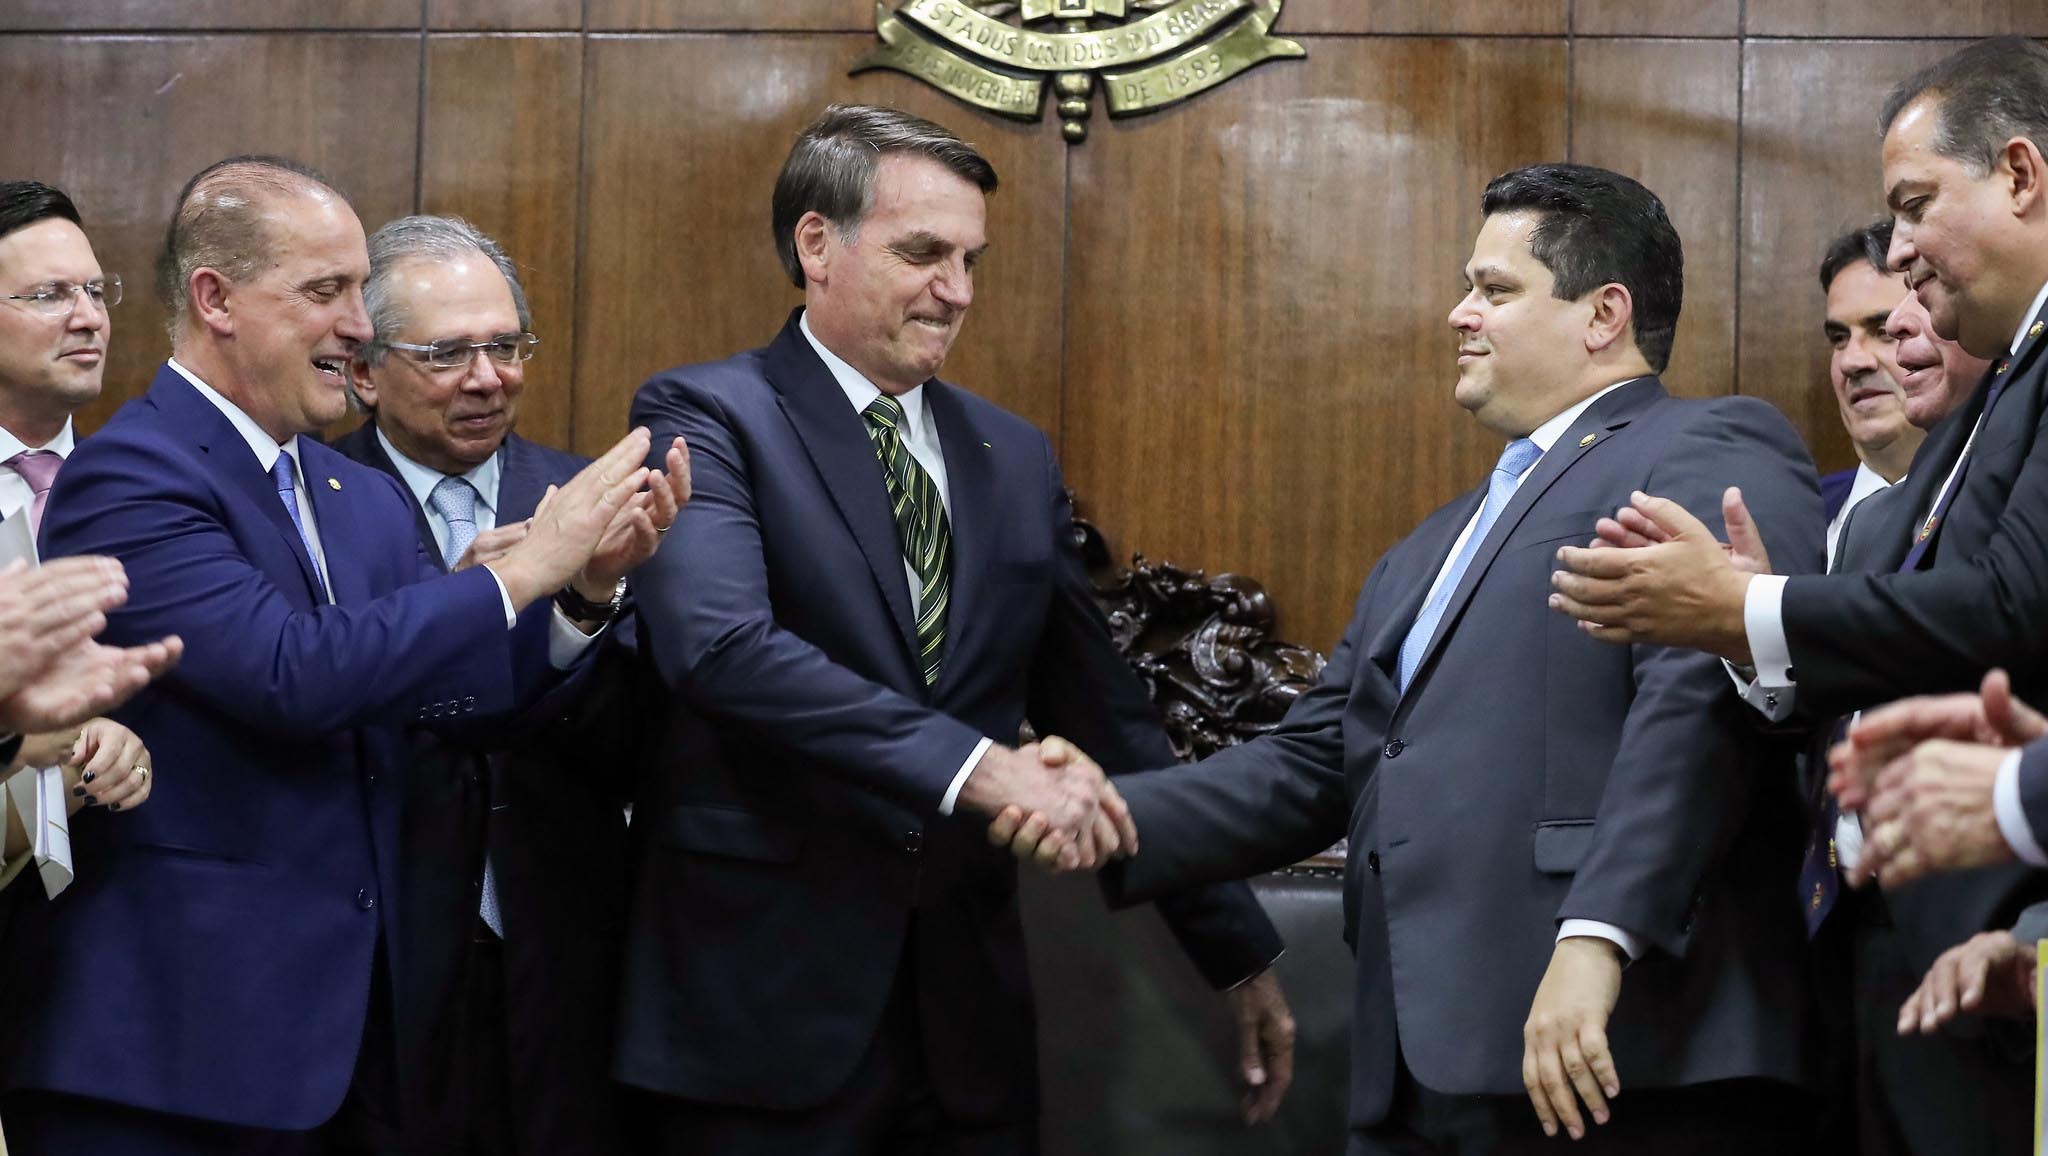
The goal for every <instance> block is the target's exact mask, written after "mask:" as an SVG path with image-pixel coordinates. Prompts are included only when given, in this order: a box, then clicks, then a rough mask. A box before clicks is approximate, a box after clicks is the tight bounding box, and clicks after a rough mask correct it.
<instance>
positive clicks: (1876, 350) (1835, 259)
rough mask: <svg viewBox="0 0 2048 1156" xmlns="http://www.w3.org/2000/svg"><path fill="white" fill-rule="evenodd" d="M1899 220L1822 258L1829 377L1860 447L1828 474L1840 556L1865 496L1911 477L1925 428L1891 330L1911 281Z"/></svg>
mask: <svg viewBox="0 0 2048 1156" xmlns="http://www.w3.org/2000/svg"><path fill="white" fill-rule="evenodd" d="M1891 240H1892V223H1891V221H1890V220H1883V221H1879V222H1876V223H1875V224H1871V225H1865V226H1863V227H1862V228H1860V229H1852V230H1850V231H1849V232H1847V233H1844V234H1842V235H1841V236H1839V237H1837V238H1835V240H1834V242H1833V243H1832V244H1830V245H1829V246H1828V251H1827V256H1826V257H1825V258H1824V259H1823V260H1822V261H1821V264H1820V286H1821V292H1822V293H1824V294H1826V296H1827V318H1826V321H1825V322H1824V323H1823V325H1822V330H1823V332H1825V333H1826V334H1827V339H1828V347H1829V349H1830V351H1831V352H1830V353H1829V355H1828V383H1829V385H1830V386H1832V387H1833V390H1834V397H1835V406H1836V408H1837V409H1839V410H1840V411H1841V415H1842V428H1843V429H1845V430H1847V431H1848V433H1849V441H1850V443H1851V444H1852V445H1853V446H1854V447H1855V449H1856V458H1857V463H1858V464H1857V466H1856V468H1855V469H1853V470H1844V471H1842V472H1840V473H1836V474H1829V475H1827V476H1826V477H1823V478H1822V479H1821V480H1820V493H1821V500H1822V502H1823V503H1825V505H1826V507H1827V515H1828V557H1829V559H1830V560H1832V559H1833V558H1834V555H1835V544H1836V542H1837V541H1838V540H1839V539H1840V538H1841V535H1842V524H1843V523H1844V522H1847V521H1848V520H1849V514H1850V512H1851V511H1853V510H1855V508H1856V507H1857V505H1858V504H1859V503H1861V502H1862V501H1863V499H1865V498H1867V497H1869V496H1870V495H1872V494H1874V493H1876V492H1878V491H1879V490H1881V489H1883V488H1884V487H1886V486H1888V485H1891V484H1892V483H1893V482H1896V481H1898V480H1899V479H1900V478H1902V477H1905V476H1906V466H1907V465H1908V464H1910V463H1911V462H1912V460H1913V451H1914V450H1917V449H1919V448H1920V439H1921V437H1922V434H1921V431H1920V430H1918V429H1916V428H1914V427H1913V426H1912V425H1911V424H1910V423H1908V422H1907V421H1906V410H1905V395H1904V394H1903V393H1902V392H1901V390H1900V388H1899V378H1900V377H1902V376H1904V375H1903V374H1901V373H1900V372H1899V366H1898V361H1897V358H1896V352H1897V343H1896V341H1895V339H1894V338H1893V337H1892V336H1891V334H1890V333H1888V332H1887V331H1886V328H1885V321H1886V319H1887V318H1889V317H1890V316H1891V312H1892V307H1893V306H1895V305H1897V304H1898V303H1899V298H1901V297H1903V296H1904V295H1905V292H1906V283H1905V281H1904V279H1902V278H1901V277H1900V276H1899V275H1898V274H1896V273H1893V272H1892V271H1891V270H1889V269H1887V268H1885V263H1884V262H1885V250H1886V249H1888V248H1890V247H1891Z"/></svg>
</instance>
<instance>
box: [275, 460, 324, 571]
mask: <svg viewBox="0 0 2048 1156" xmlns="http://www.w3.org/2000/svg"><path fill="white" fill-rule="evenodd" d="M270 478H271V480H272V481H274V482H276V483H277V498H278V500H279V501H281V502H283V503H284V512H285V513H287V514H290V515H291V519H292V526H293V528H295V529H297V530H298V532H299V544H300V545H302V546H304V547H305V548H306V561H308V562H311V563H312V564H313V581H314V583H315V584H316V585H318V586H319V587H320V598H321V600H322V601H332V599H330V598H329V597H328V594H327V576H326V575H324V574H322V573H321V572H320V552H319V551H317V550H315V549H313V536H312V535H311V534H308V533H306V521H305V519H304V518H301V517H300V516H299V487H298V484H297V483H296V482H295V481H293V479H292V456H291V455H290V454H287V453H280V454H278V455H277V460H276V461H275V462H272V463H271V464H270Z"/></svg>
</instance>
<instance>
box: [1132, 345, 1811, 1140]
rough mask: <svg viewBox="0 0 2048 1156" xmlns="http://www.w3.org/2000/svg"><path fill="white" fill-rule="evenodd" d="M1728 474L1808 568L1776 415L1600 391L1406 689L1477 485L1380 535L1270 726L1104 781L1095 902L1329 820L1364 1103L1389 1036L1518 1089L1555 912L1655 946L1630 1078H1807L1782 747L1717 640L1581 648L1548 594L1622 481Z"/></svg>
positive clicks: (1642, 962)
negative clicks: (1402, 677)
mask: <svg viewBox="0 0 2048 1156" xmlns="http://www.w3.org/2000/svg"><path fill="white" fill-rule="evenodd" d="M1737 482H1739V483H1741V485H1742V486H1743V490H1744V494H1745V495H1746V496H1747V499H1748V502H1749V506H1750V509H1751V510H1752V511H1753V512H1755V513H1756V515H1757V516H1758V517H1759V519H1761V520H1763V522H1764V524H1765V525H1770V526H1784V527H1786V528H1787V531H1788V532H1787V533H1786V535H1785V538H1786V540H1787V541H1794V542H1802V543H1812V544H1813V545H1812V546H1810V547H1808V548H1806V549H1804V550H1787V551H1785V552H1784V556H1782V557H1780V558H1778V559H1776V561H1777V562H1778V563H1779V564H1780V565H1781V566H1784V567H1789V568H1791V569H1793V570H1795V571H1797V570H1811V569H1817V568H1818V567H1819V565H1820V551H1819V543H1820V542H1821V540H1822V531H1823V528H1824V522H1823V519H1822V517H1821V504H1820V496H1819V493H1818V490H1817V489H1816V485H1815V477H1814V472H1813V465H1812V463H1811V461H1810V460H1809V459H1808V457H1807V454H1806V451H1805V449H1804V447H1802V446H1801V444H1800V442H1799V438H1798V436H1797V435H1796V434H1795V433H1794V432H1793V431H1792V429H1791V427H1790V426H1789V425H1788V424H1787V423H1786V421H1785V419H1784V418H1783V417H1782V416H1780V415H1779V414H1778V412H1777V411H1776V410H1774V409H1772V408H1771V407H1770V406H1769V405H1766V404H1764V403H1762V402H1758V401H1755V400H1753V399H1748V398H1740V397H1726V398H1717V399H1714V400H1712V401H1684V400H1679V399H1674V398H1672V397H1670V396H1669V395H1668V394H1666V393H1665V391H1664V389H1663V387H1662V386H1661V385H1660V384H1659V383H1658V382H1656V381H1655V380H1654V379H1649V378H1645V379H1641V380H1638V381H1635V382H1632V383H1630V384H1628V385H1626V386H1623V387H1622V388H1621V389H1618V390H1616V391H1614V392H1613V393H1611V394H1609V395H1608V396H1606V397H1604V398H1602V399H1601V400H1600V401H1598V402H1596V403H1595V404H1594V405H1593V406H1592V407H1591V408H1589V409H1588V410H1587V411H1586V412H1585V413H1584V414H1582V415H1581V416H1580V417H1579V419H1578V420H1577V421H1576V422H1575V423H1574V424H1573V425H1572V427H1571V429H1570V430H1568V431H1567V432H1566V433H1565V434H1564V436H1563V437H1561V438H1560V439H1559V440H1558V441H1557V443H1556V445H1554V446H1553V447H1552V448H1551V450H1550V452H1549V453H1547V454H1545V455H1544V457H1543V459H1542V460H1541V461H1540V462H1538V463H1537V464H1536V465H1535V466H1534V467H1533V469H1532V472H1531V473H1530V474H1529V475H1528V477H1527V478H1526V479H1525V480H1524V482H1523V484H1522V487H1521V489H1520V490H1519V491H1518V492H1517V493H1516V495H1515V497H1514V498H1513V500H1512V501H1510V502H1509V503H1508V505H1507V507H1506V509H1505V510H1504V512H1503V513H1502V515H1501V517H1500V519H1499V521H1498V522H1497V523H1496V524H1495V525H1494V527H1493V529H1492V531H1491V532H1490V533H1489V534H1488V535H1487V537H1486V539H1485V541H1484V542H1483V543H1482V545H1481V546H1480V548H1479V552H1478V554H1477V556H1476V557H1475V558H1474V560H1473V562H1472V564H1471V565H1470V567H1469V568H1468V569H1467V570H1466V573H1465V575H1464V578H1463V580H1462V581H1461V582H1460V583H1459V585H1458V587H1457V590H1456V592H1455V593H1454V594H1453V596H1452V599H1451V603H1450V607H1449V609H1448V611H1447V612H1446V614H1445V616H1444V618H1443V622H1442V625H1441V626H1440V627H1439V629H1438V631H1437V635H1436V638H1435V641H1434V642H1433V643H1432V644H1431V647H1430V650H1429V651H1428V653H1427V654H1426V656H1425V657H1424V659H1423V662H1422V665H1421V667H1420V669H1419V670H1418V671H1417V674H1416V677H1415V680H1414V682H1413V684H1412V685H1411V686H1410V687H1409V688H1408V690H1407V692H1406V693H1405V694H1403V693H1401V692H1399V691H1397V689H1396V687H1395V681H1394V670H1395V663H1396V655H1397V653H1398V651H1399V649H1400V646H1401V641H1402V639H1403V637H1404V636H1405V635H1406V634H1407V632H1408V629H1409V627H1410V625H1411V624H1412V623H1413V622H1414V620H1415V617H1416V614H1417V612H1418V610H1419V608H1420V606H1421V604H1422V601H1423V597H1424V595H1425V593H1426V591H1427V589H1428V587H1429V585H1430V584H1431V582H1432V580H1433V579H1434V577H1435V575H1436V573H1437V571H1438V569H1439V568H1440V567H1441V565H1442V564H1443V561H1444V558H1445V557H1446V556H1447V554H1448V553H1449V549H1450V546H1451V543H1452V542H1453V540H1455V539H1456V537H1457V535H1458V533H1459V531H1460V529H1461V528H1462V527H1463V526H1464V524H1465V523H1466V521H1467V520H1468V519H1469V518H1470V516H1471V514H1472V511H1473V509H1474V508H1475V507H1476V506H1477V504H1478V503H1479V502H1480V501H1481V499H1482V497H1483V491H1474V492H1473V493H1470V494H1467V495H1465V496H1464V497H1461V498H1459V499H1458V500H1456V501H1454V502H1452V503H1451V504H1449V505H1447V506H1445V507H1444V508H1442V509H1440V510H1438V511H1437V512H1436V513H1434V514H1432V515H1431V516H1430V517H1429V518H1428V519H1427V520H1425V521H1424V522H1423V523H1422V525H1421V526H1420V527H1418V528H1417V529H1416V530H1415V532H1414V533H1413V534H1411V535H1410V536H1409V537H1408V538H1406V539H1405V540H1403V541H1402V542H1400V543H1399V544H1397V545H1396V546H1395V547H1394V548H1393V549H1391V550H1389V551H1388V552H1387V554H1386V555H1385V556H1384V557H1382V558H1381V559H1380V561H1379V564H1378V565H1377V566H1375V567H1374V569H1373V571H1372V574H1371V575H1370V576H1369V577H1368V578H1367V579H1366V583H1365V589H1364V592H1363V593H1362V594H1361V595H1360V596H1359V600H1358V609H1357V614H1356V617H1355V618H1354V619H1353V620H1352V623H1351V625H1350V627H1349V628H1348V629H1347V630H1346V632H1345V635H1344V639H1343V641H1342V642H1341V643H1340V644H1339V645H1338V647H1337V649H1336V651H1335V653H1334V654H1333V655H1332V656H1331V659H1330V664H1329V666H1328V668H1327V669H1326V671H1325V672H1324V676H1323V679H1322V681H1321V682H1320V683H1319V684H1318V685H1317V686H1316V687H1315V688H1314V689H1313V690H1311V691H1310V692H1308V693H1307V694H1305V695H1303V696H1302V697H1301V699H1300V700H1299V701H1298V702H1297V703H1296V705H1295V707H1294V709H1293V710H1292V711H1290V712H1289V714H1288V716H1287V718H1286V720H1285V721H1284V722H1283V723H1282V725H1281V727H1280V728H1279V730H1278V731H1276V732H1275V733H1274V734H1272V735H1270V736H1267V737H1264V738H1261V739H1259V740H1257V741H1255V742H1252V743H1249V744H1247V745H1245V746H1242V747H1238V748H1235V749H1232V750H1229V751H1225V752H1223V753H1221V754H1219V755H1216V756H1214V757H1213V758H1210V759H1208V760H1206V761H1205V762H1203V763H1201V764H1198V765H1196V766H1194V767H1189V768H1181V769H1170V770H1164V771H1155V772H1147V773H1145V774H1141V775H1136V776H1130V777H1127V778H1125V779H1123V780H1120V781H1119V784H1118V785H1119V787H1120V789H1121V790H1122V791H1123V794H1124V797H1125V798H1126V799H1127V800H1129V802H1130V805H1131V810H1132V812H1133V814H1134V816H1135V817H1136V819H1137V824H1138V830H1139V833H1140V837H1141V840H1142V850H1141V851H1140V853H1139V855H1138V856H1137V857H1136V858H1135V859H1134V860H1131V861H1130V862H1128V863H1127V864H1124V865H1122V866H1121V868H1120V869H1119V870H1116V871H1112V872H1110V873H1108V874H1107V875H1106V876H1105V885H1106V886H1107V887H1108V888H1109V889H1110V892H1111V897H1112V899H1113V900H1115V901H1118V902H1126V901H1135V900H1137V899H1141V898H1143V897H1145V896H1148V895H1151V894H1154V893H1156V892H1158V891H1160V890H1162V889H1164V888H1168V887H1177V886H1185V885H1187V884H1189V883H1191V882H1195V881H1197V880H1202V879H1212V878H1230V877H1235V876H1241V875H1244V874H1247V873H1250V872H1254V871H1259V870H1264V869H1267V868H1270V867H1273V866H1276V865H1279V864H1282V863H1286V862H1289V861H1291V860H1294V859H1297V858H1299V857H1301V856H1303V855H1307V854H1309V853H1312V852H1314V851H1316V850H1317V849H1319V848H1321V847H1323V846H1326V845H1328V844H1329V843H1330V841H1331V840H1332V839H1334V838H1336V837H1338V836H1349V838H1350V860H1349V862H1348V864H1347V881H1346V889H1345V931H1346V935H1347V937H1348V938H1349V939H1350V941H1351V943H1352V945H1353V947H1354V949H1355V952H1356V955H1357V959H1358V991H1357V1016H1356V1019H1355V1022H1354V1029H1353V1031H1354V1036H1353V1040H1354V1043H1353V1063H1352V1069H1353V1070H1352V1090H1351V1096H1352V1108H1351V1111H1352V1124H1353V1126H1354V1127H1367V1126H1370V1125H1372V1124H1374V1123H1377V1122H1378V1121H1379V1120H1381V1119H1382V1118H1383V1117H1384V1116H1385V1115H1386V1112H1387V1109H1388V1103H1389V1098H1390V1096H1391V1093H1392V1091H1393V1088H1394V1083H1395V1073H1396V1048H1397V1046H1398V1048H1399V1054H1400V1056H1401V1057H1402V1058H1404V1059H1405V1060H1406V1062H1407V1065H1408V1067H1409V1068H1410V1070H1411V1071H1412V1072H1413V1073H1414V1076H1415V1078H1416V1079H1417V1080H1418V1081H1420V1082H1421V1083H1422V1084H1423V1085H1425V1086H1426V1087H1429V1088H1432V1089H1435V1090H1437V1091H1441V1092H1447V1093H1494V1094H1502V1095H1519V1094H1520V1093H1521V1092H1522V1078H1521V1057H1522V1039H1521V1030H1522V1024H1523V1021H1524V1020H1525V1019H1526V1018H1527V1015H1528V1011H1529V1005H1530V1002H1531V1000H1532V999H1533V998H1534V996H1535V992H1536V987H1537V984H1538V982H1539V981H1540V980H1541V978H1542V976H1543V972H1544V969H1545V968H1546V967H1547V966H1548V964H1549V961H1550V957H1551V954H1552V950H1553V944H1554V941H1555V938H1556V935H1557V931H1558V925H1559V922H1560V921H1561V920H1564V919H1570V918H1583V919H1592V920H1599V921H1602V922H1605V923H1610V924H1613V925H1616V926H1619V927H1621V928H1624V929H1626V930H1628V931H1630V932H1632V933H1634V934H1635V935H1637V936H1639V937H1640V938H1641V940H1642V941H1643V942H1644V944H1646V945H1647V951H1646V954H1645V955H1644V956H1643V957H1642V958H1641V959H1639V960H1638V961H1637V962H1636V963H1635V964H1634V965H1633V966H1631V967H1630V968H1629V970H1628V971H1627V972H1626V977H1625V979H1624V980H1623V983H1622V990H1621V997H1620V1002H1619V1004H1618V1006H1617V1007H1616V1008H1615V1012H1614V1016H1613V1019H1612V1022H1611V1024H1610V1038H1611V1040H1612V1042H1613V1046H1614V1049H1615V1055H1616V1060H1617V1063H1618V1065H1619V1068H1620V1072H1621V1078H1622V1082H1623V1083H1624V1084H1625V1085H1627V1086H1629V1087H1636V1088H1642V1087H1665V1086H1674V1085H1685V1084H1693V1083H1699V1082H1704V1081H1709V1080H1719V1079H1727V1078H1733V1077H1748V1076H1760V1077H1769V1078H1775V1079H1780V1080H1787V1081H1791V1080H1797V1079H1799V1078H1801V1076H1802V1075H1803V1071H1802V1033H1803V1022H1804V1017H1805V1014H1806V1010H1807V1004H1806V997H1805V980H1804V978H1803V974H1802V969H1803V952H1804V943H1803V938H1804V937H1803V930H1802V925H1801V922H1800V916H1799V910H1798V907H1797V904H1796V902H1795V888H1794V887H1793V886H1792V880H1793V879H1794V878H1795V877H1796V875H1797V866H1798V857H1799V853H1800V831H1801V828H1802V821H1801V818H1800V812H1799V808H1798V806H1797V801H1796V794H1795V791H1794V787H1793V781H1794V776H1793V773H1792V768H1791V766H1790V752H1789V750H1784V749H1777V748H1771V747H1767V746H1766V745H1765V743H1766V742H1767V741H1768V740H1766V739H1765V738H1764V737H1762V736H1760V735H1759V733H1758V730H1757V728H1756V727H1755V726H1754V725H1753V724H1752V722H1751V720H1750V718H1749V717H1748V708H1746V707H1744V706H1743V705H1742V704H1741V702H1740V701H1739V700H1738V699H1737V698H1736V696H1735V695H1734V693H1733V690H1732V687H1731V685H1730V683H1729V680H1728V677H1727V674H1726V673H1725V672H1724V671H1723V670H1722V668H1721V664H1720V662H1719V661H1718V660H1716V659H1713V658H1710V657H1709V656H1707V655H1704V654H1701V653H1699V652H1696V651H1689V650H1675V649H1669V648H1664V647H1655V646H1631V647H1619V646H1612V645H1609V644H1606V643H1602V642H1597V641H1595V640H1593V639H1592V638H1590V637H1589V636H1587V635H1586V634H1584V633H1582V632H1580V631H1579V630H1578V629H1577V627H1576V626H1575V624H1574V623H1573V622H1572V620H1570V619H1569V618H1566V617H1564V616H1563V615H1560V614H1557V613H1554V612H1552V611H1550V610H1549V609H1547V608H1546V604H1545V600H1546V598H1547V596H1548V595H1549V593H1550V589H1551V588H1550V575H1551V572H1552V570H1553V569H1555V567H1556V561H1555V554H1556V550H1557V548H1558V547H1559V546H1562V545H1565V544H1571V543H1583V542H1585V541H1586V540H1588V539H1589V538H1590V536H1591V534H1592V527H1593V523H1594V521H1595V520H1596V519H1598V518H1599V517H1601V516H1602V515H1603V514H1608V513H1611V512H1612V511H1613V510H1614V509H1615V508H1616V507H1617V506H1619V505H1621V504H1624V503H1626V502H1627V500H1628V496H1629V493H1630V491H1631V490H1637V489H1641V490H1646V491H1648V492H1650V493H1654V494H1660V495H1663V496H1666V497H1669V498H1672V499H1675V500H1677V501H1679V502H1681V503H1683V504H1684V505H1685V506H1686V507H1687V508H1688V509H1692V510H1699V511H1718V510H1719V509H1720V494H1721V490H1722V488H1723V487H1724V486H1726V485H1728V484H1730V483H1737ZM1710 522H1711V523H1715V529H1716V532H1717V533H1718V532H1719V530H1720V527H1719V525H1718V516H1716V517H1715V518H1712V519H1710ZM1397 1040H1398V1045H1397Z"/></svg>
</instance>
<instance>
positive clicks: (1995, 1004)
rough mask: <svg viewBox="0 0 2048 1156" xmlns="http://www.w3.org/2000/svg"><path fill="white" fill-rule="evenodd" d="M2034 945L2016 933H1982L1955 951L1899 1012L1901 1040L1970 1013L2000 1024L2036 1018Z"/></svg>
mask: <svg viewBox="0 0 2048 1156" xmlns="http://www.w3.org/2000/svg"><path fill="white" fill-rule="evenodd" d="M2039 960H2040V957H2039V956H2038V955H2036V954H2035V947H2034V944H2032V943H2031V942H2021V941H2020V940H2018V939H2015V938H2014V937H2013V934H2012V932H2010V931H1982V932H1978V933H1977V934H1976V935H1973V936H1971V937H1970V938H1969V939H1968V940H1965V941H1964V942H1962V943H1960V944H1957V945H1956V946H1954V947H1951V948H1949V949H1948V950H1947V951H1944V952H1942V953H1941V956H1940V957H1939V958H1938V959H1936V960H1935V961H1934V966H1933V967H1931V968H1928V969H1927V978H1925V979H1923V980H1921V981H1920V986H1919V987H1918V988H1917V989H1915V990H1914V992H1913V994H1912V995H1910V996H1907V997H1906V1002H1905V1004H1904V1006H1902V1007H1900V1008H1899V1034H1900V1035H1902V1036H1907V1035H1912V1034H1913V1033H1914V1032H1921V1033H1925V1034H1930V1035H1931V1034H1933V1033H1934V1032H1936V1031H1938V1030H1940V1029H1941V1027H1942V1025H1944V1024H1946V1023H1948V1022H1949V1021H1950V1020H1953V1019H1955V1018H1956V1016H1957V1015H1959V1014H1961V1013H1963V1012H1968V1013H1970V1014H1971V1015H1980V1016H1990V1017H1993V1018H1997V1019H2011V1020H2030V1019H2033V1018H2034V971H2035V968H2036V966H2037V965H2038V963H2039Z"/></svg>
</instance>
